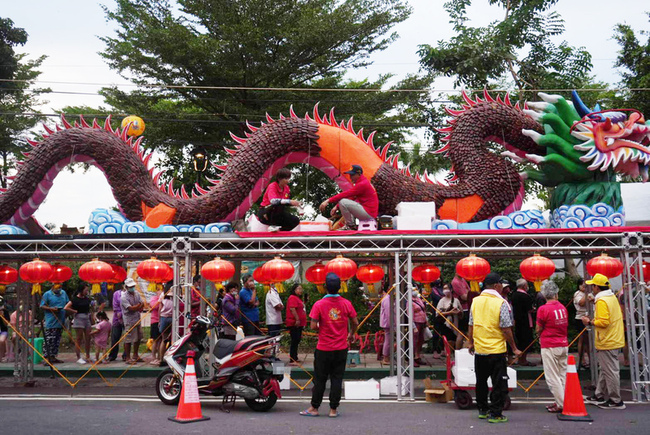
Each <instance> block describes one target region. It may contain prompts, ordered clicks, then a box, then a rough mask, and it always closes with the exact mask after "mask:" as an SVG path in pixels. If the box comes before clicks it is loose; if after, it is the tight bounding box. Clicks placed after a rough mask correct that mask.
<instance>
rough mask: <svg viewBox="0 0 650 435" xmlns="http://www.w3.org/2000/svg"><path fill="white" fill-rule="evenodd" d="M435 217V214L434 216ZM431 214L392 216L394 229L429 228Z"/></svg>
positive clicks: (428, 229)
mask: <svg viewBox="0 0 650 435" xmlns="http://www.w3.org/2000/svg"><path fill="white" fill-rule="evenodd" d="M434 217H435V216H434ZM431 219H432V217H431V216H421V215H420V216H417V215H415V216H395V217H394V218H393V223H394V225H393V226H394V227H395V229H396V230H427V231H430V230H431V227H432V226H431Z"/></svg>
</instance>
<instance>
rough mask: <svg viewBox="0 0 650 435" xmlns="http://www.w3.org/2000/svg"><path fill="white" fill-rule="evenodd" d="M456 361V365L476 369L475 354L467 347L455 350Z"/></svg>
mask: <svg viewBox="0 0 650 435" xmlns="http://www.w3.org/2000/svg"><path fill="white" fill-rule="evenodd" d="M454 361H455V362H456V363H455V366H456V367H462V368H471V369H474V355H472V354H471V353H469V349H467V348H463V349H458V350H456V351H454Z"/></svg>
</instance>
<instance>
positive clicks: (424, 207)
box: [395, 202, 436, 217]
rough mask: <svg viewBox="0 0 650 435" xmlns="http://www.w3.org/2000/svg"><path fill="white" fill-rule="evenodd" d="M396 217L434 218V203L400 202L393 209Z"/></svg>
mask: <svg viewBox="0 0 650 435" xmlns="http://www.w3.org/2000/svg"><path fill="white" fill-rule="evenodd" d="M395 210H397V216H429V217H435V216H436V203H435V202H400V203H399V204H397V206H396V207H395Z"/></svg>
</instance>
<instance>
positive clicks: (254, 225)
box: [248, 214, 269, 233]
mask: <svg viewBox="0 0 650 435" xmlns="http://www.w3.org/2000/svg"><path fill="white" fill-rule="evenodd" d="M268 230H269V226H268V225H264V224H263V223H262V222H260V220H259V219H258V218H257V216H255V215H254V214H252V215H250V217H249V218H248V231H250V232H252V233H258V232H259V233H261V232H264V231H268Z"/></svg>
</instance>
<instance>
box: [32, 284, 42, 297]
mask: <svg viewBox="0 0 650 435" xmlns="http://www.w3.org/2000/svg"><path fill="white" fill-rule="evenodd" d="M40 294H41V284H40V283H38V282H37V283H36V284H32V296H34V295H40Z"/></svg>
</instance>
